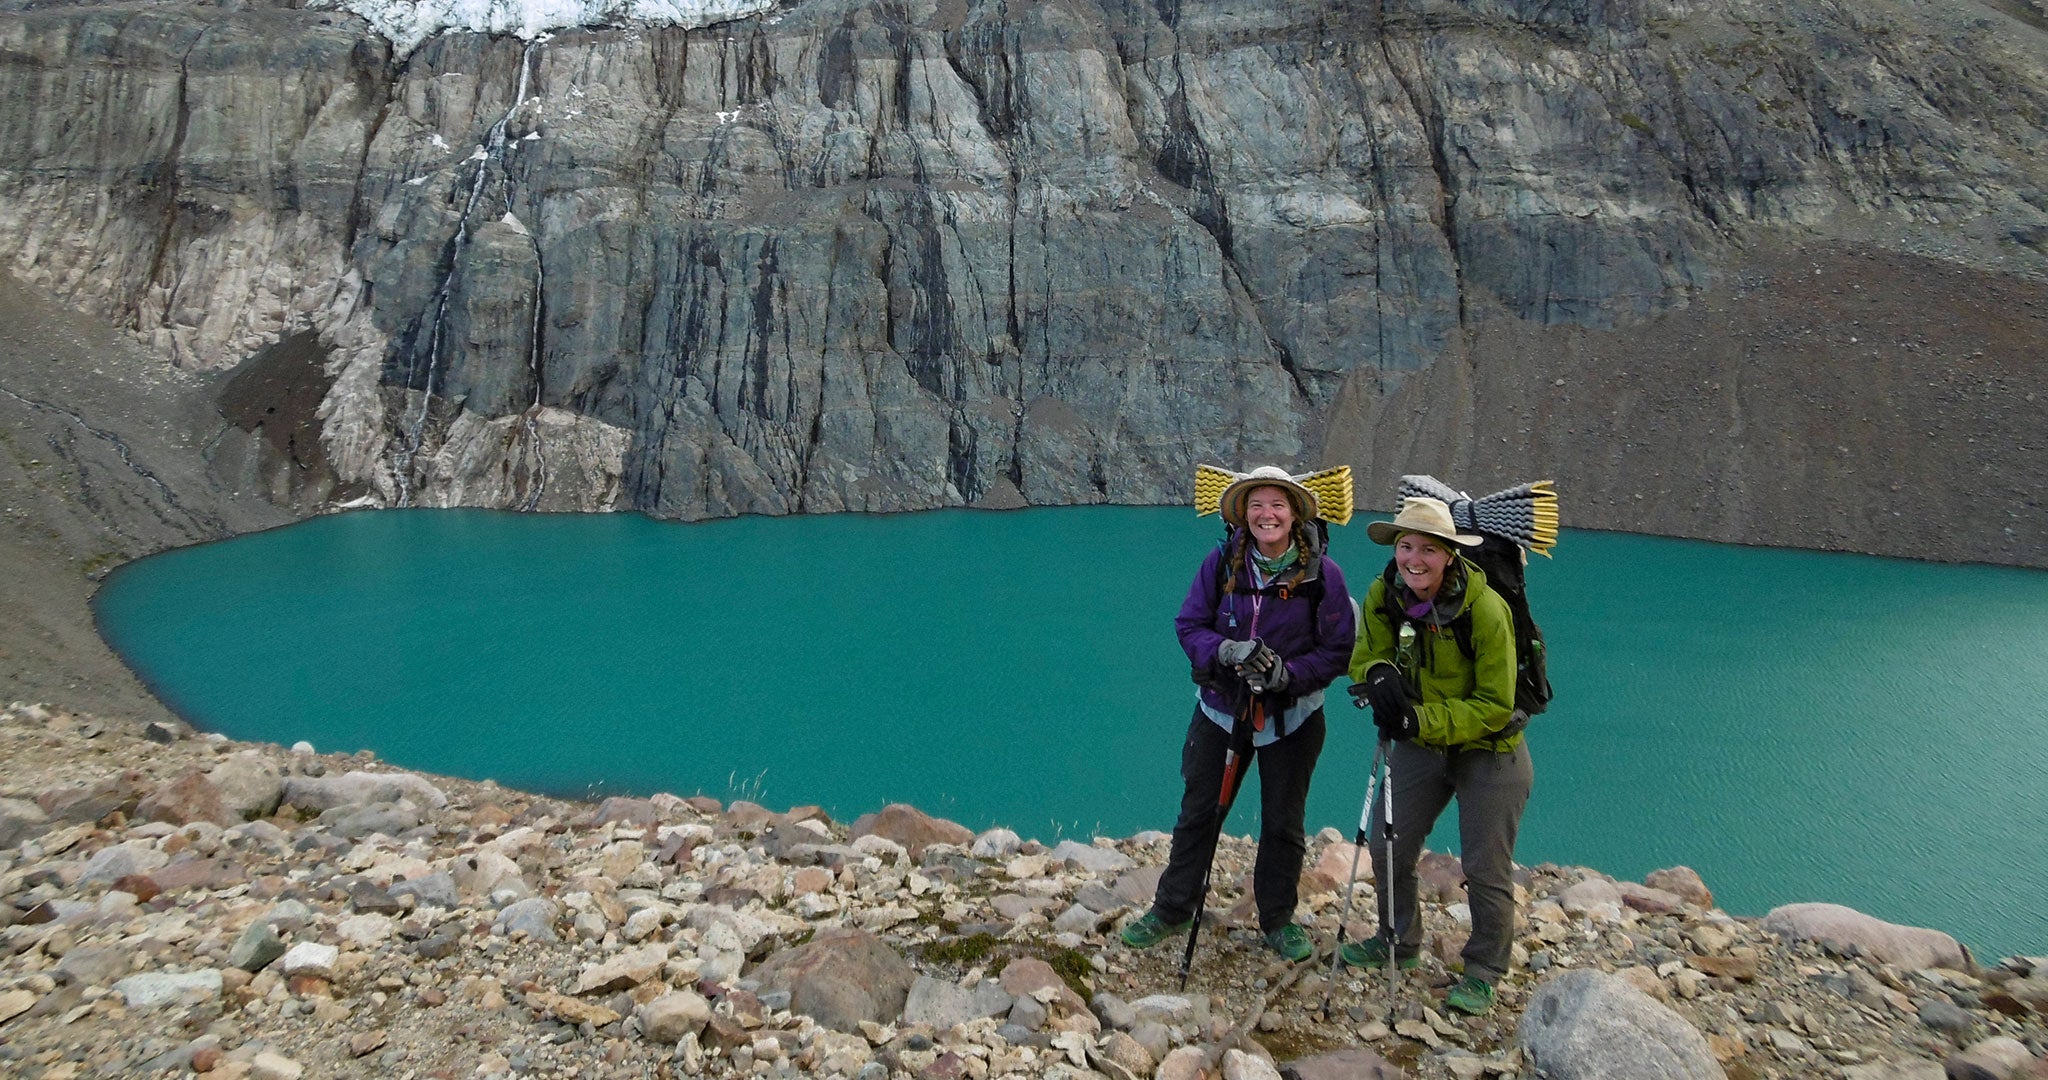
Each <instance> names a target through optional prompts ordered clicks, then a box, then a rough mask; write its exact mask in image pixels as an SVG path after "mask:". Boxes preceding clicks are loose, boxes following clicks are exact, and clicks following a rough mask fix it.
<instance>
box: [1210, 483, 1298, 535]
mask: <svg viewBox="0 0 2048 1080" xmlns="http://www.w3.org/2000/svg"><path fill="white" fill-rule="evenodd" d="M1262 487H1276V488H1279V489H1280V490H1282V491H1285V492H1286V493H1287V499H1288V501H1289V502H1291V503H1293V504H1294V516H1295V517H1296V518H1299V519H1302V520H1307V519H1309V518H1312V517H1315V516H1316V496H1315V492H1312V491H1310V490H1309V489H1307V488H1305V487H1302V486H1301V485H1300V484H1297V483H1295V482H1294V481H1293V480H1291V479H1282V478H1281V477H1278V476H1248V477H1245V478H1244V479H1242V480H1239V481H1237V482H1236V483H1233V484H1231V485H1230V486H1229V487H1227V488H1224V489H1223V494H1222V495H1221V496H1218V497H1217V500H1216V509H1217V510H1218V511H1220V512H1221V513H1222V514H1223V520H1224V521H1225V522H1227V523H1229V524H1231V525H1234V526H1239V527H1242V526H1243V525H1244V503H1245V500H1246V499H1249V498H1251V496H1252V492H1253V491H1254V490H1256V489H1258V488H1262Z"/></svg>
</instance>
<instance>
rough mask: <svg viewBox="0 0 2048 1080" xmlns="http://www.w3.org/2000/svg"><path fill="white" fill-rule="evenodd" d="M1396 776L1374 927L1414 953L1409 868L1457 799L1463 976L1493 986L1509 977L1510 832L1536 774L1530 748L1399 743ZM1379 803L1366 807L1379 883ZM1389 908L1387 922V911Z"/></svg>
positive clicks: (1418, 940) (1418, 908)
mask: <svg viewBox="0 0 2048 1080" xmlns="http://www.w3.org/2000/svg"><path fill="white" fill-rule="evenodd" d="M1393 770H1394V873H1393V877H1392V879H1391V880H1392V881H1393V888H1392V889H1387V888H1381V889H1379V890H1378V892H1379V901H1378V904H1379V913H1380V925H1381V926H1382V927H1386V926H1392V927H1393V928H1394V930H1395V932H1396V934H1395V936H1396V938H1397V941H1398V945H1397V946H1396V949H1395V951H1396V952H1397V953H1398V954H1399V955H1400V956H1402V957H1409V956H1415V955H1417V954H1418V953H1420V952H1421V951H1422V905H1421V904H1420V903H1419V902H1418V901H1417V899H1416V878H1415V864H1416V861H1417V860H1418V859H1420V858H1421V857H1422V842H1423V841H1424V840H1425V839H1427V838H1428V836H1429V830H1430V829H1431V828H1433V827H1434V826H1435V825H1436V819H1437V816H1438V815H1439V814H1442V813H1443V812H1444V807H1445V806H1447V805H1449V803H1450V801H1451V800H1452V799H1453V798H1455V799H1457V800H1458V848H1459V854H1460V858H1461V860H1462V861H1463V863H1464V868H1465V898H1466V902H1467V904H1468V905H1470V907H1471V908H1472V936H1471V938H1470V939H1468V940H1467V941H1466V942H1465V951H1464V958H1465V974H1467V975H1470V976H1473V977H1475V978H1478V979H1481V980H1484V981H1486V982H1489V983H1492V982H1498V981H1499V980H1500V977H1501V976H1502V975H1505V974H1507V970H1508V956H1509V954H1510V952H1511V950H1512V949H1513V948H1514V944H1515V884H1514V877H1513V875H1514V870H1515V833H1516V831H1517V830H1518V829H1519V828H1520V827H1521V823H1522V807H1523V806H1524V805H1525V804H1527V803H1528V801H1529V788H1530V785H1531V784H1532V783H1533V782H1534V780H1535V772H1534V770H1533V769H1532V768H1531V766H1530V764H1529V744H1528V743H1527V742H1526V741H1524V742H1522V743H1521V744H1519V745H1517V746H1516V747H1515V748H1514V749H1513V750H1509V751H1504V752H1497V751H1493V750H1471V749H1467V750H1456V749H1453V750H1437V749H1432V748H1429V747H1424V746H1417V745H1415V744H1414V743H1408V742H1397V743H1395V744H1394V752H1393ZM1384 812H1385V803H1384V802H1382V801H1380V800H1377V799H1376V800H1374V801H1373V807H1372V841H1371V855H1372V871H1373V876H1374V879H1375V880H1377V881H1381V882H1385V881H1387V880H1389V878H1388V876H1387V833H1386V828H1387V825H1386V821H1385V820H1384ZM1389 899H1391V900H1392V902H1393V908H1394V910H1393V914H1392V916H1391V918H1390V917H1389V914H1388V911H1387V904H1388V901H1389Z"/></svg>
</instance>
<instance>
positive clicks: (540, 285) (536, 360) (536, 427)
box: [506, 95, 548, 511]
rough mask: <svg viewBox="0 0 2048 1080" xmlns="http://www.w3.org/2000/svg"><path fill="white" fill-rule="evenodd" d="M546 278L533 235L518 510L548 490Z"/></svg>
mask: <svg viewBox="0 0 2048 1080" xmlns="http://www.w3.org/2000/svg"><path fill="white" fill-rule="evenodd" d="M522 96H524V95H522ZM506 184H507V185H508V187H509V185H510V184H511V180H510V179H509V178H508V179H507V180H506ZM508 194H509V193H508ZM508 201H509V199H508ZM547 281H548V272H547V265H546V264H545V263H543V262H542V261H541V255H540V239H539V238H538V237H535V238H534V242H533V326H532V327H531V331H530V334H529V338H530V343H529V345H528V347H527V353H526V366H527V370H528V371H530V372H532V373H533V404H532V405H530V406H528V407H527V410H526V437H527V438H529V439H531V440H533V480H532V487H531V488H530V489H529V490H528V491H527V493H526V501H525V502H523V503H521V504H520V506H519V509H520V510H522V511H531V510H536V509H539V507H540V499H541V496H542V495H545V494H547V490H548V463H547V458H546V456H545V455H544V450H545V447H544V446H543V445H542V443H541V438H540V391H541V381H540V348H541V337H540V316H541V296H542V291H543V290H544V289H545V288H546V287H547Z"/></svg>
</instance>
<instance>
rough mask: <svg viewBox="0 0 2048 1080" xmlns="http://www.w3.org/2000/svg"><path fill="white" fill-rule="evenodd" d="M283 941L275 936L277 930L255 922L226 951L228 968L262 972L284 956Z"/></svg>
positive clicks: (263, 923)
mask: <svg viewBox="0 0 2048 1080" xmlns="http://www.w3.org/2000/svg"><path fill="white" fill-rule="evenodd" d="M284 949H285V945H284V939H283V938H281V937H279V936H278V934H277V928H276V927H275V926H272V925H271V924H270V923H268V922H264V921H260V920H259V921H257V922H253V923H250V924H249V928H248V929H247V930H244V931H242V936H241V937H238V938H236V939H235V946H234V948H232V949H229V950H228V966H229V967H233V968H238V969H240V970H242V971H262V970H263V969H264V968H266V967H269V966H270V964H271V962H272V961H274V960H276V959H277V958H278V957H280V956H283V955H284Z"/></svg>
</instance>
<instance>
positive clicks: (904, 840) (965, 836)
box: [852, 803, 974, 859]
mask: <svg viewBox="0 0 2048 1080" xmlns="http://www.w3.org/2000/svg"><path fill="white" fill-rule="evenodd" d="M863 836H879V837H882V838H883V839H885V840H893V841H895V842H896V843H898V844H901V845H903V849H904V850H905V851H908V852H909V853H910V857H911V858H913V859H914V858H916V857H918V856H919V855H922V854H923V853H924V849H925V845H927V844H958V845H960V846H961V847H966V846H967V845H969V844H972V843H973V842H974V831H973V830H972V829H969V828H968V827H967V826H965V825H961V824H958V823H956V822H951V821H947V820H946V819H944V818H935V817H932V816H931V815H929V814H926V813H925V812H924V811H922V810H919V809H918V808H917V807H915V806H911V805H909V804H908V803H890V804H889V805H888V806H885V807H883V808H882V809H881V810H880V811H878V812H876V813H873V814H863V815H861V816H860V817H859V818H858V819H857V820H855V821H854V823H853V830H852V838H853V839H855V840H859V839H860V838H861V837H863Z"/></svg>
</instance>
